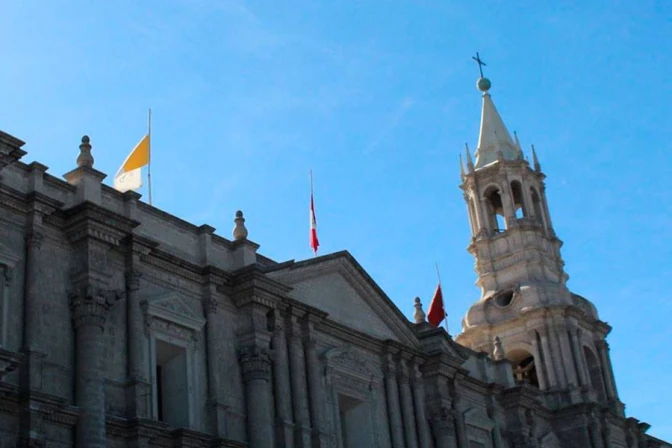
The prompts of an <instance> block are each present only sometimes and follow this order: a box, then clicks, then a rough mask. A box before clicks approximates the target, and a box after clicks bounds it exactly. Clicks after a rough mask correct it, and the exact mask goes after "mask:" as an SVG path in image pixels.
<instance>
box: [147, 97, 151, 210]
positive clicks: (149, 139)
mask: <svg viewBox="0 0 672 448" xmlns="http://www.w3.org/2000/svg"><path fill="white" fill-rule="evenodd" d="M147 136H148V148H147V150H148V152H149V162H148V163H147V186H148V188H149V205H152V109H151V108H149V116H148V120H147Z"/></svg>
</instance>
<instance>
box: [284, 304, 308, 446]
mask: <svg viewBox="0 0 672 448" xmlns="http://www.w3.org/2000/svg"><path fill="white" fill-rule="evenodd" d="M302 316H303V312H301V311H299V310H295V309H293V308H292V309H291V313H289V316H288V322H287V339H288V340H287V343H288V345H289V366H290V371H291V375H290V380H291V384H292V404H293V411H294V426H295V427H294V443H295V445H296V446H297V447H298V448H309V447H310V446H311V438H312V437H311V428H310V409H309V403H308V385H307V381H306V364H305V359H306V358H305V353H304V351H303V341H302V336H303V335H302V331H301V323H300V318H301V317H302Z"/></svg>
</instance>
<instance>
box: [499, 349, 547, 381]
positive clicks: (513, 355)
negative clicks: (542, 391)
mask: <svg viewBox="0 0 672 448" xmlns="http://www.w3.org/2000/svg"><path fill="white" fill-rule="evenodd" d="M506 359H508V360H509V361H511V362H512V363H513V378H514V380H515V381H516V383H518V384H523V383H527V384H529V385H530V386H534V387H536V388H537V389H538V388H539V377H538V376H537V366H536V362H535V359H534V356H532V355H531V354H530V352H528V351H527V350H523V349H514V350H511V351H510V352H508V353H507V354H506Z"/></svg>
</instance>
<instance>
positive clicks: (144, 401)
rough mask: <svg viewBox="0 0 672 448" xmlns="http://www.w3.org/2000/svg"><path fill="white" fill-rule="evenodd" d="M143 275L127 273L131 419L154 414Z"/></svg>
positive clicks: (130, 271)
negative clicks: (141, 287) (141, 303)
mask: <svg viewBox="0 0 672 448" xmlns="http://www.w3.org/2000/svg"><path fill="white" fill-rule="evenodd" d="M140 277H141V274H140V272H139V271H138V270H137V269H130V270H128V271H127V272H126V311H127V313H128V326H127V331H128V368H127V370H128V380H129V387H130V390H131V393H130V397H129V400H130V403H129V413H130V416H131V417H140V418H149V417H150V415H151V401H150V399H151V393H150V392H151V384H150V373H149V371H148V369H149V360H148V359H147V356H148V353H149V349H148V341H147V336H146V335H145V331H144V319H143V315H142V307H141V305H140V300H141V299H140V296H139V294H138V290H139V289H140Z"/></svg>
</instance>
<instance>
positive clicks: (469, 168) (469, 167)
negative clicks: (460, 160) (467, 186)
mask: <svg viewBox="0 0 672 448" xmlns="http://www.w3.org/2000/svg"><path fill="white" fill-rule="evenodd" d="M464 146H465V148H466V154H467V171H468V172H469V173H473V172H474V162H473V161H472V160H471V153H470V152H469V144H468V143H465V144H464Z"/></svg>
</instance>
